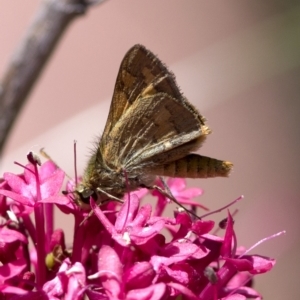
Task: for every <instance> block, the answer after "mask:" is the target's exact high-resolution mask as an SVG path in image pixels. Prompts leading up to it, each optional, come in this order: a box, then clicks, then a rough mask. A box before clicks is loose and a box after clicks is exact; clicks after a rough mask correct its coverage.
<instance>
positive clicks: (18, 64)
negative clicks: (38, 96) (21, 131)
mask: <svg viewBox="0 0 300 300" xmlns="http://www.w3.org/2000/svg"><path fill="white" fill-rule="evenodd" d="M100 2H102V1H99V0H94V1H93V0H91V1H88V0H86V1H85V0H44V1H43V2H42V3H41V5H40V6H39V8H38V10H37V12H36V14H35V16H34V18H33V20H32V22H31V24H30V25H29V27H28V29H27V30H26V34H25V36H24V37H23V39H22V40H21V43H20V45H19V46H18V48H17V49H16V52H15V53H14V55H13V57H12V58H11V61H10V63H9V65H8V67H7V69H6V71H5V72H4V74H3V78H2V80H1V82H0V153H1V152H2V150H3V147H4V144H5V141H6V139H7V136H8V134H9V131H10V129H11V127H12V125H13V123H14V120H15V119H16V117H17V115H18V113H19V111H20V109H21V108H22V106H23V105H24V103H25V100H26V98H27V96H28V94H29V93H30V91H31V89H32V87H33V86H34V84H35V82H36V81H37V79H38V77H39V75H40V73H41V71H42V70H43V67H44V66H45V65H46V62H47V60H48V58H49V57H50V55H51V54H52V53H53V50H54V48H55V46H56V44H57V42H58V41H59V39H60V38H61V36H62V34H63V32H64V31H65V29H66V28H67V26H68V25H69V24H70V22H71V21H72V20H74V19H75V18H76V17H78V16H81V15H83V14H84V13H85V12H86V11H87V9H88V7H90V6H91V5H92V4H98V3H100Z"/></svg>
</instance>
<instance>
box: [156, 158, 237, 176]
mask: <svg viewBox="0 0 300 300" xmlns="http://www.w3.org/2000/svg"><path fill="white" fill-rule="evenodd" d="M232 166H233V165H232V163H230V162H227V161H223V160H218V159H215V158H210V157H207V156H202V155H198V154H189V155H187V156H185V157H183V158H181V159H178V160H175V161H173V162H170V163H167V164H164V165H161V166H160V167H159V168H157V169H156V170H155V171H156V173H157V174H156V175H161V176H170V177H186V178H208V177H217V176H222V177H226V176H228V174H229V172H230V170H231V169H232Z"/></svg>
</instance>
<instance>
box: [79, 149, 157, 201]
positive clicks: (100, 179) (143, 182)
mask: <svg viewBox="0 0 300 300" xmlns="http://www.w3.org/2000/svg"><path fill="white" fill-rule="evenodd" d="M154 180H155V176H153V175H149V174H147V175H146V174H145V172H143V171H142V170H140V169H139V168H134V169H129V170H126V169H125V168H118V169H113V168H110V167H108V166H107V165H106V164H104V163H103V161H101V160H100V159H99V157H97V155H93V156H92V157H91V159H90V161H89V163H88V166H87V168H86V170H85V172H84V176H83V180H82V182H81V183H80V184H79V185H78V186H77V189H76V192H77V194H78V195H79V198H80V199H79V201H80V202H83V203H85V204H89V201H90V197H93V198H94V200H95V201H96V202H97V203H104V202H106V201H108V200H113V199H114V198H118V199H119V200H122V198H123V196H124V194H125V193H126V192H131V191H134V190H137V189H139V188H141V187H144V186H152V184H153V182H154Z"/></svg>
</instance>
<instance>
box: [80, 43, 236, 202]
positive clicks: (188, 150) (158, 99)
mask: <svg viewBox="0 0 300 300" xmlns="http://www.w3.org/2000/svg"><path fill="white" fill-rule="evenodd" d="M209 133H210V129H209V127H208V126H207V125H206V124H205V118H204V117H203V116H202V115H201V114H200V113H199V112H198V111H197V109H196V108H195V107H194V106H193V105H192V104H191V103H190V102H189V101H188V100H187V99H186V98H185V96H184V95H183V94H182V93H181V92H180V89H179V87H178V85H177V84H176V81H175V76H174V75H173V74H172V73H171V72H170V71H169V70H168V68H167V67H166V65H165V64H164V63H162V62H161V61H160V60H159V58H158V57H157V56H155V55H154V54H153V53H152V52H151V51H149V50H147V49H146V48H145V47H144V46H142V45H135V46H133V47H132V48H131V49H129V51H128V52H127V53H126V55H125V57H124V58H123V61H122V63H121V66H120V69H119V73H118V76H117V80H116V84H115V89H114V94H113V97H112V102H111V106H110V110H109V115H108V119H107V123H106V125H105V129H104V132H103V134H102V137H101V138H100V140H99V141H98V142H97V144H96V147H95V150H94V152H93V154H92V155H91V157H90V159H89V161H88V164H87V167H86V170H85V172H84V175H83V179H82V182H81V183H80V184H79V185H78V186H77V188H76V194H77V198H78V201H79V202H81V203H86V204H88V203H89V199H90V197H91V196H92V197H93V198H94V199H95V200H96V201H97V203H99V204H101V203H104V202H105V201H108V200H110V199H121V198H122V197H123V196H124V194H125V193H126V192H128V191H134V190H137V189H139V188H141V187H148V188H152V187H153V185H154V181H155V179H156V177H157V176H169V177H186V178H207V177H216V176H227V175H228V174H229V172H230V170H231V169H232V166H233V165H232V163H230V162H228V161H222V160H218V159H214V158H210V157H206V156H202V155H199V154H195V153H194V152H195V151H197V150H198V149H199V148H200V146H201V145H202V144H203V142H204V141H205V139H206V137H207V135H208V134H209Z"/></svg>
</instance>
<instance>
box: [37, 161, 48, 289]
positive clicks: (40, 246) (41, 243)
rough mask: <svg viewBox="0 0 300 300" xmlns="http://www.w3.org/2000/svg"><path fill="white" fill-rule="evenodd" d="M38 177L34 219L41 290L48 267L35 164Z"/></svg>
mask: <svg viewBox="0 0 300 300" xmlns="http://www.w3.org/2000/svg"><path fill="white" fill-rule="evenodd" d="M34 168H35V176H36V205H35V207H34V218H35V227H36V252H37V269H36V281H37V287H38V288H41V287H42V286H43V284H44V283H45V281H46V265H45V257H46V252H45V225H44V224H45V216H44V207H43V204H41V203H39V201H40V200H42V196H41V189H40V187H41V186H40V178H39V172H38V167H37V164H34Z"/></svg>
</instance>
